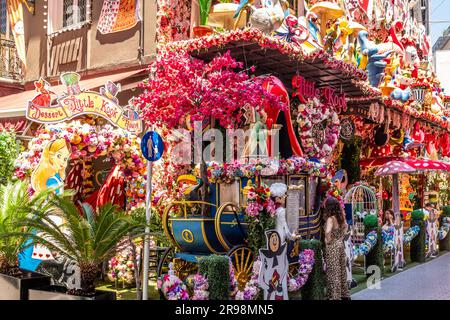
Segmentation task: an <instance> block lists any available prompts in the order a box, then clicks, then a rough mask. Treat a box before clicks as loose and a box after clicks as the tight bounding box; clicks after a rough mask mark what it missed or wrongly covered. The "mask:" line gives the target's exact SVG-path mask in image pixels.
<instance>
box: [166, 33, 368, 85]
mask: <svg viewBox="0 0 450 320" xmlns="http://www.w3.org/2000/svg"><path fill="white" fill-rule="evenodd" d="M237 41H248V42H254V43H258V44H259V45H260V46H261V47H262V48H268V49H274V50H278V51H279V52H280V53H282V54H286V55H288V56H289V57H291V58H292V59H295V60H299V61H305V60H308V61H312V60H320V61H323V63H324V64H325V65H326V66H327V67H328V68H329V69H332V70H340V71H341V72H343V73H344V74H346V75H347V76H351V77H352V78H356V79H359V80H366V79H367V73H366V72H365V71H364V70H361V69H358V68H357V67H356V66H355V65H353V64H351V63H348V62H345V61H341V60H337V59H335V58H334V57H333V56H332V55H329V54H328V53H326V52H325V51H324V50H323V49H316V50H315V51H313V52H311V53H309V54H305V52H303V49H302V47H301V46H299V45H297V44H295V43H293V42H287V41H285V40H284V39H281V38H277V37H274V36H271V35H267V34H265V33H263V32H262V31H260V30H258V29H256V28H246V29H238V30H232V31H226V32H222V33H219V34H213V35H210V36H206V37H200V38H195V39H189V40H183V41H177V42H172V43H168V44H167V45H166V46H165V47H163V48H162V50H168V51H179V50H185V51H187V52H192V51H199V50H202V49H209V48H211V47H223V46H225V45H227V44H229V43H230V42H237Z"/></svg>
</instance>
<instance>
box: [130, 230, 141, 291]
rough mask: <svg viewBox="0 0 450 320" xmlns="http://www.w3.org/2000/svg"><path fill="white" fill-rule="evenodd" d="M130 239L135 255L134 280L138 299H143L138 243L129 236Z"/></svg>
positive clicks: (132, 251) (132, 252)
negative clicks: (137, 250)
mask: <svg viewBox="0 0 450 320" xmlns="http://www.w3.org/2000/svg"><path fill="white" fill-rule="evenodd" d="M129 241H130V245H131V254H132V255H133V263H134V280H135V281H136V299H137V300H142V287H141V268H140V265H139V264H138V261H137V258H136V256H137V253H136V245H135V244H134V243H133V240H132V239H131V237H129ZM140 261H141V259H140Z"/></svg>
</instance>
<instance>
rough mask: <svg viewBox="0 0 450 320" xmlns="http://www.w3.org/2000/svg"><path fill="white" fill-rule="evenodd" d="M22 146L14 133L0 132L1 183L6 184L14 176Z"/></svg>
mask: <svg viewBox="0 0 450 320" xmlns="http://www.w3.org/2000/svg"><path fill="white" fill-rule="evenodd" d="M20 151H21V144H20V142H18V141H17V140H16V134H15V133H14V131H9V130H0V183H1V184H6V183H7V182H8V181H9V180H10V179H11V178H12V176H13V173H14V161H15V160H16V159H17V157H18V156H19V152H20Z"/></svg>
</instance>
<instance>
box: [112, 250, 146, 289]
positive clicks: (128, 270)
mask: <svg viewBox="0 0 450 320" xmlns="http://www.w3.org/2000/svg"><path fill="white" fill-rule="evenodd" d="M139 249H140V247H138V250H139ZM137 258H138V259H139V255H138V256H137ZM134 271H135V266H134V259H133V254H132V251H131V248H126V249H124V250H122V251H121V252H120V253H119V254H117V255H116V256H114V257H112V258H111V259H110V260H109V262H108V272H107V276H108V279H109V280H110V281H116V280H117V281H119V282H123V283H128V284H131V283H133V282H134V281H135V279H134Z"/></svg>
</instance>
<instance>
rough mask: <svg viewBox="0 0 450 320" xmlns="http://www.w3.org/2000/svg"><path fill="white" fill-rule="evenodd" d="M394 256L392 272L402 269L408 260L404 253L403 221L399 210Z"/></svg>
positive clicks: (396, 217)
mask: <svg viewBox="0 0 450 320" xmlns="http://www.w3.org/2000/svg"><path fill="white" fill-rule="evenodd" d="M393 257H394V260H393V263H392V267H391V270H392V272H396V271H397V270H399V269H400V270H402V269H403V267H404V266H405V264H406V262H405V258H404V255H403V221H402V220H401V216H400V213H399V212H397V213H396V214H395V225H394V248H393Z"/></svg>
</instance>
